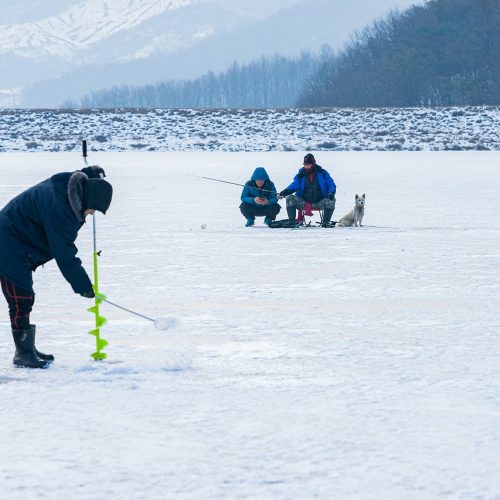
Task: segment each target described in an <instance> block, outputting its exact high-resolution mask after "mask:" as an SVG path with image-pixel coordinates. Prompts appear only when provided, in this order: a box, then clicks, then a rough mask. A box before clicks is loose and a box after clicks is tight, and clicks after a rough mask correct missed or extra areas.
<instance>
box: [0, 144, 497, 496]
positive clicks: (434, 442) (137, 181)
mask: <svg viewBox="0 0 500 500" xmlns="http://www.w3.org/2000/svg"><path fill="white" fill-rule="evenodd" d="M302 157H303V153H302V152H290V153H283V152H281V153H218V152H193V153H106V152H102V153H92V152H91V153H90V158H89V159H90V163H91V164H94V163H98V164H100V165H101V166H102V167H104V168H105V169H106V172H107V174H108V180H109V181H110V182H111V183H112V184H113V186H114V190H115V191H114V193H115V194H114V200H113V203H112V206H111V209H110V210H109V212H108V214H107V215H106V216H102V215H99V216H98V217H97V233H98V248H99V249H102V256H101V258H100V283H101V289H102V291H103V292H104V293H106V294H107V296H108V298H109V299H110V300H113V301H115V302H117V303H119V304H121V305H124V306H126V307H129V308H132V309H136V310H138V311H140V312H141V313H144V314H147V315H149V316H151V317H154V318H156V317H160V316H168V315H174V316H175V317H176V318H178V319H179V320H180V325H179V326H178V327H176V328H175V329H173V330H171V331H167V332H160V331H156V330H155V329H154V328H153V327H152V326H151V325H150V324H149V323H148V322H144V321H142V320H140V319H139V318H135V317H133V316H130V315H128V314H127V313H125V312H123V311H120V310H117V309H114V308H111V307H110V306H108V305H103V306H102V312H103V314H104V315H105V316H106V317H107V318H108V320H109V323H108V324H107V325H106V326H105V327H104V328H103V330H102V333H103V336H104V337H105V338H107V339H108V340H109V342H110V345H109V346H108V348H107V349H106V352H107V353H108V355H109V359H108V361H106V362H94V361H93V360H91V359H90V358H89V354H90V353H91V352H93V347H94V346H93V337H91V336H89V335H87V333H86V332H87V331H88V330H90V329H91V327H92V316H91V315H90V314H89V313H87V312H86V308H87V307H89V306H90V305H91V301H89V300H87V299H83V298H81V297H79V296H76V295H74V294H73V292H72V291H71V288H70V286H69V285H68V284H67V283H66V282H65V281H64V279H63V277H62V276H61V275H60V273H59V270H58V269H57V267H56V265H55V264H54V263H53V262H52V263H50V264H48V265H46V266H45V268H44V269H39V270H37V272H36V273H35V291H36V293H37V297H36V304H35V309H34V312H33V314H32V321H33V322H34V323H36V324H37V345H38V347H39V348H40V349H41V350H42V351H45V352H52V353H53V354H54V355H55V357H56V361H55V363H54V364H53V365H52V366H51V367H50V368H49V369H48V370H44V371H26V370H19V369H14V368H13V367H12V364H11V361H12V360H11V358H12V355H13V346H12V341H11V338H10V332H9V323H8V316H7V308H6V304H4V306H3V313H2V315H1V316H0V326H1V329H2V330H3V334H2V341H1V342H0V401H1V407H2V411H1V414H0V429H1V430H0V441H1V448H2V454H1V456H0V483H1V484H2V494H1V497H2V499H19V498H37V497H42V496H44V497H46V498H68V497H72V498H88V499H96V498H106V499H108V498H109V499H111V498H117V499H124V498H134V499H137V498H147V499H156V498H158V499H160V498H162V499H163V498H175V499H191V498H196V499H198V498H200V499H201V498H203V499H205V498H228V499H234V498H259V499H262V498H342V499H345V498H385V499H388V498H390V499H402V498H426V499H427V498H439V497H450V498H498V497H500V466H499V463H500V460H499V458H500V457H499V450H500V426H499V424H498V422H499V420H500V373H499V370H498V367H499V365H500V363H499V354H498V332H499V327H500V314H499V312H498V311H499V309H498V307H499V299H500V286H499V282H498V275H499V269H500V201H499V195H498V193H499V192H500V176H499V171H498V169H499V165H500V153H498V152H456V153H455V152H443V153H433V152H416V153H410V152H404V153H395V152H393V153H381V152H379V153H375V152H370V153H355V152H343V153H339V152H337V153H334V152H324V153H318V154H317V155H316V158H317V161H318V163H319V164H321V165H322V166H323V167H325V168H326V169H327V170H329V172H330V173H331V174H332V176H333V177H334V179H335V181H336V183H337V185H338V191H337V208H336V212H335V214H334V217H333V218H334V219H338V218H340V217H341V216H342V215H344V214H345V213H346V212H347V211H348V210H349V209H350V208H351V207H352V205H353V200H354V194H355V193H359V194H362V193H366V197H367V206H366V215H365V219H364V223H365V224H367V225H370V226H383V227H378V228H377V227H364V228H335V229H316V228H311V229H299V230H288V229H269V228H267V227H264V226H262V219H260V220H258V222H257V225H256V227H254V228H244V227H243V224H244V218H243V217H242V216H241V214H240V213H239V210H238V205H239V196H240V192H241V191H240V188H238V187H237V186H230V185H227V184H222V183H216V182H210V181H208V180H203V179H198V178H195V177H190V176H188V175H186V174H193V175H203V176H209V177H216V178H221V179H225V180H228V181H232V182H241V183H244V182H245V181H246V180H247V179H248V178H249V177H250V175H251V173H252V172H253V169H254V168H255V167H256V166H258V165H263V166H265V167H266V169H267V171H268V173H269V174H270V175H271V178H272V180H273V181H274V182H275V183H276V185H277V187H278V189H279V190H281V189H283V188H284V187H286V185H287V184H288V183H289V182H290V181H291V179H292V177H293V175H294V174H295V173H296V171H297V170H298V168H299V167H300V164H301V160H302ZM82 166H83V165H82V161H81V159H80V158H78V155H77V154H76V153H54V154H49V153H45V154H44V153H2V154H1V155H0V173H1V178H0V206H3V205H4V204H5V203H6V202H7V201H8V200H9V199H10V198H11V197H13V196H14V195H15V194H17V193H18V192H20V191H21V190H23V189H24V188H25V187H28V186H30V185H32V184H34V183H36V182H39V181H41V180H43V179H44V178H46V177H48V176H50V175H52V174H54V173H57V172H59V171H67V170H76V169H78V168H81V167H82ZM281 204H282V206H284V202H283V201H282V202H281ZM285 217H286V211H285V209H284V208H283V209H282V212H281V214H280V215H279V216H278V218H285ZM89 222H91V221H89ZM205 225H206V227H205V229H203V228H202V226H205ZM91 229H92V225H91V224H88V225H87V226H86V227H84V228H82V230H81V231H80V236H79V239H78V240H77V246H78V248H79V250H80V253H79V256H80V258H82V260H83V261H84V265H85V267H86V269H87V270H88V272H89V273H91V271H92V264H91V263H92V231H91ZM2 300H3V299H2Z"/></svg>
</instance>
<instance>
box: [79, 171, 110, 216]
mask: <svg viewBox="0 0 500 500" xmlns="http://www.w3.org/2000/svg"><path fill="white" fill-rule="evenodd" d="M112 197H113V187H112V186H111V184H110V183H109V182H108V181H105V180H104V179H88V180H87V181H86V182H85V183H84V184H83V201H82V208H83V211H85V210H89V209H92V210H99V212H102V213H103V214H105V213H106V210H107V209H108V208H109V205H111V198H112Z"/></svg>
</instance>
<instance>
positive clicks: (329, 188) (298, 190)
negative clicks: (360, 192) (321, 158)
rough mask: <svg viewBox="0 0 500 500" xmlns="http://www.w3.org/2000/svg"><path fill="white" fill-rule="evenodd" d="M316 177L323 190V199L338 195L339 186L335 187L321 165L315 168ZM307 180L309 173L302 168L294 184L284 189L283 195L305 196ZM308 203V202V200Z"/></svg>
mask: <svg viewBox="0 0 500 500" xmlns="http://www.w3.org/2000/svg"><path fill="white" fill-rule="evenodd" d="M315 175H316V178H317V180H318V184H319V188H320V190H321V194H322V195H323V198H326V197H327V196H328V195H329V194H330V193H334V194H335V193H336V191H337V186H336V185H335V182H334V180H333V179H332V178H331V176H330V174H329V173H328V172H327V171H326V170H325V169H324V168H322V167H320V166H319V165H316V167H315ZM306 178H307V172H306V169H305V168H304V167H302V168H301V169H300V170H299V172H298V173H297V175H296V176H295V177H294V179H293V181H292V183H291V184H290V185H289V186H288V187H287V188H286V189H284V190H283V191H282V192H281V194H282V195H283V196H286V195H288V194H292V193H295V194H296V195H297V196H301V197H302V195H303V194H304V189H305V186H306ZM306 201H308V200H306Z"/></svg>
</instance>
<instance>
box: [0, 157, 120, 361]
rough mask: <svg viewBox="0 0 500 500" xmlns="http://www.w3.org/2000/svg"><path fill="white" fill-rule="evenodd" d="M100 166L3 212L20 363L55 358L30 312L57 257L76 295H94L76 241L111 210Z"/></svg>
mask: <svg viewBox="0 0 500 500" xmlns="http://www.w3.org/2000/svg"><path fill="white" fill-rule="evenodd" d="M101 174H102V175H104V170H102V168H100V167H86V168H84V169H83V170H80V171H77V172H67V173H60V174H56V175H54V176H52V177H51V178H49V179H47V180H45V181H43V182H41V183H39V184H37V185H35V186H33V187H31V188H29V189H28V190H26V191H24V192H23V193H21V194H19V195H18V196H16V197H15V198H13V199H12V200H11V201H10V202H9V203H8V204H7V205H6V206H5V207H4V208H3V209H2V210H1V211H0V281H1V284H2V291H3V294H4V296H5V298H6V299H7V303H8V307H9V315H10V323H11V326H12V336H13V338H14V344H15V348H16V352H15V355H14V365H16V366H21V367H26V368H46V367H47V366H48V365H49V363H51V362H52V361H53V360H54V356H52V355H51V354H43V353H42V352H40V351H38V350H37V348H36V347H35V325H32V324H30V313H31V310H32V308H33V304H34V302H35V293H34V291H33V279H32V273H33V271H35V270H36V268H37V267H39V266H41V265H43V264H45V263H46V262H48V261H50V260H52V259H55V260H56V263H57V265H58V267H59V269H60V270H61V273H62V274H63V276H64V277H65V278H66V280H67V281H68V282H69V284H70V285H71V287H72V288H73V290H74V292H75V293H78V294H80V295H82V296H83V297H88V298H92V297H94V290H93V288H92V283H91V281H90V278H89V277H88V275H87V273H86V272H85V269H84V268H83V266H82V262H81V260H80V259H79V258H77V257H76V254H77V252H78V250H77V248H76V246H75V240H76V238H77V236H78V231H79V229H80V228H81V227H82V226H83V224H84V222H85V217H86V216H87V215H89V214H93V213H94V212H95V211H96V210H99V211H100V212H102V213H106V210H107V209H108V208H109V205H110V204H111V198H112V194H113V189H112V187H111V184H109V182H107V181H105V180H104V179H102V178H101Z"/></svg>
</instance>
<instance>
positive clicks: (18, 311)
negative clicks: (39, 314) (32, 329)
mask: <svg viewBox="0 0 500 500" xmlns="http://www.w3.org/2000/svg"><path fill="white" fill-rule="evenodd" d="M0 281H1V282H2V292H3V294H4V295H5V298H6V299H7V304H8V305H9V316H10V324H11V325H12V329H13V330H24V329H25V328H29V326H30V313H31V310H32V309H33V304H34V303H35V294H34V293H32V292H31V291H28V290H23V289H22V288H19V287H18V286H16V285H15V284H14V283H13V282H12V281H10V280H8V279H7V278H5V277H4V276H0Z"/></svg>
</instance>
